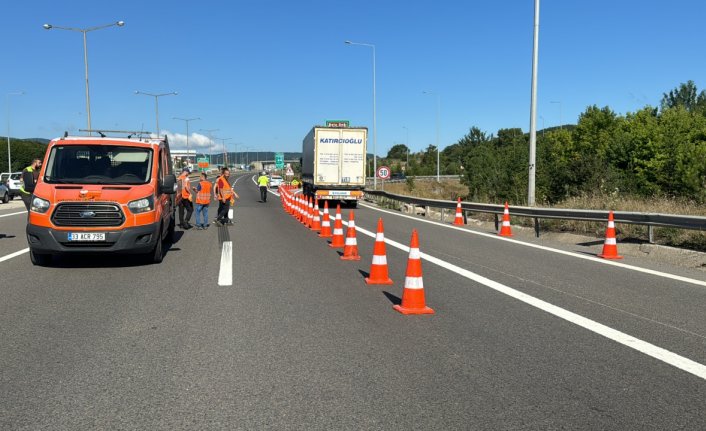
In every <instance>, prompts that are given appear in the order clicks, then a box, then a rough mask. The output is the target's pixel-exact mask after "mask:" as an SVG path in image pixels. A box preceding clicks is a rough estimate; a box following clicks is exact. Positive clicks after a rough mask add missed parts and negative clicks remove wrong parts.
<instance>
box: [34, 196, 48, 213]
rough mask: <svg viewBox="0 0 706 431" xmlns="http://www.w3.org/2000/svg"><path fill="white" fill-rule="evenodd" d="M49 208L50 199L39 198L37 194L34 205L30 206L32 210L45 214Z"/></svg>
mask: <svg viewBox="0 0 706 431" xmlns="http://www.w3.org/2000/svg"><path fill="white" fill-rule="evenodd" d="M48 209H49V201H48V200H46V199H42V198H38V197H36V196H35V197H34V199H32V206H31V208H30V210H31V211H34V212H36V213H40V214H44V213H45V212H47V210H48Z"/></svg>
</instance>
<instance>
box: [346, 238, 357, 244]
mask: <svg viewBox="0 0 706 431" xmlns="http://www.w3.org/2000/svg"><path fill="white" fill-rule="evenodd" d="M346 245H358V243H357V242H356V240H355V238H346Z"/></svg>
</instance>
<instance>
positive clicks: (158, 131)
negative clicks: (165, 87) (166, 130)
mask: <svg viewBox="0 0 706 431" xmlns="http://www.w3.org/2000/svg"><path fill="white" fill-rule="evenodd" d="M135 94H142V95H143V96H152V97H154V110H155V117H156V119H157V137H159V134H160V133H161V132H162V131H161V130H160V128H159V98H160V97H162V96H176V95H177V94H179V93H177V92H176V91H172V92H171V93H160V94H152V93H145V92H144V91H140V90H135Z"/></svg>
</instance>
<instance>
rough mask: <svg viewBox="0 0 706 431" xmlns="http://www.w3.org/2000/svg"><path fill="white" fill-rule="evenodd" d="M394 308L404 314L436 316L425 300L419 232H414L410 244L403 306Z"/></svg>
mask: <svg viewBox="0 0 706 431" xmlns="http://www.w3.org/2000/svg"><path fill="white" fill-rule="evenodd" d="M392 308H394V309H395V310H397V311H399V312H400V313H402V314H434V310H432V309H431V308H429V307H427V306H426V302H425V300H424V281H423V280H422V259H421V253H420V252H419V238H418V237H417V230H416V229H414V230H412V241H411V243H410V244H409V258H408V259H407V272H406V275H405V278H404V290H403V291H402V304H400V305H394V306H393V307H392Z"/></svg>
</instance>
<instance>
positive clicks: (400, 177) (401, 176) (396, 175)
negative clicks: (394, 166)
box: [390, 172, 407, 180]
mask: <svg viewBox="0 0 706 431" xmlns="http://www.w3.org/2000/svg"><path fill="white" fill-rule="evenodd" d="M406 178H407V177H406V176H405V174H403V173H402V172H397V173H394V174H392V176H391V177H390V179H391V180H404V179H406Z"/></svg>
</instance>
